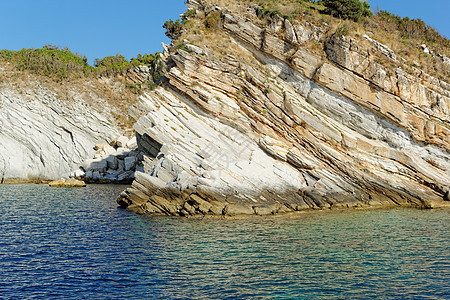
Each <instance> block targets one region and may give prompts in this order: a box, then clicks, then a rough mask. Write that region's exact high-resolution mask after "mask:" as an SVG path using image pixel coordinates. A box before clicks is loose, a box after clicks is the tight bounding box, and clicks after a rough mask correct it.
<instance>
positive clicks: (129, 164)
mask: <svg viewBox="0 0 450 300" xmlns="http://www.w3.org/2000/svg"><path fill="white" fill-rule="evenodd" d="M136 162H137V158H136V157H135V156H130V157H125V159H124V163H125V171H129V170H131V169H134V168H135V167H136Z"/></svg>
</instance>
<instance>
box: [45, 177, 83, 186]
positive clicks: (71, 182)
mask: <svg viewBox="0 0 450 300" xmlns="http://www.w3.org/2000/svg"><path fill="white" fill-rule="evenodd" d="M48 185H49V186H50V187H85V186H86V183H84V181H81V180H77V179H74V178H60V179H58V180H53V181H50V182H49V183H48Z"/></svg>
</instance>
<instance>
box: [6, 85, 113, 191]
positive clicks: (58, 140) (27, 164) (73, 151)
mask: <svg viewBox="0 0 450 300" xmlns="http://www.w3.org/2000/svg"><path fill="white" fill-rule="evenodd" d="M98 100H99V99H95V98H94V97H93V96H92V95H91V96H88V97H87V98H83V97H82V96H81V95H75V96H74V100H73V101H68V100H63V99H61V98H59V97H58V96H57V95H56V94H55V93H54V92H53V91H51V90H50V89H48V88H45V87H43V86H41V85H40V84H39V83H37V82H34V83H33V82H30V83H29V84H28V86H26V87H16V88H14V87H11V86H5V85H2V86H1V87H0V182H1V183H3V182H8V181H12V180H22V181H23V180H25V181H26V180H38V179H56V178H60V177H68V176H69V175H70V172H71V171H72V170H74V169H76V168H78V166H80V164H81V163H82V162H83V160H85V159H86V158H88V157H91V156H92V155H93V154H94V152H95V151H94V149H93V148H92V146H93V145H94V144H96V143H99V142H106V141H109V140H111V139H113V138H114V137H115V136H117V135H118V134H119V133H118V128H117V126H116V125H115V122H114V119H113V118H111V116H110V113H111V111H110V110H108V105H107V104H106V103H103V105H102V109H97V108H95V107H94V106H92V105H89V104H87V103H88V102H89V101H91V102H95V101H98Z"/></svg>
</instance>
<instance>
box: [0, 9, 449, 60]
mask: <svg viewBox="0 0 450 300" xmlns="http://www.w3.org/2000/svg"><path fill="white" fill-rule="evenodd" d="M0 1H1V6H0V49H10V50H20V49H22V48H31V47H34V48H40V47H42V46H43V45H45V44H53V45H57V46H60V47H65V46H67V47H69V48H70V49H71V50H72V51H73V52H79V53H80V54H83V55H86V56H87V57H88V59H89V62H90V63H91V64H92V63H93V61H94V59H95V58H102V57H105V56H108V55H115V54H116V53H121V54H123V55H124V56H125V57H126V58H127V59H130V58H131V57H133V56H136V55H137V54H138V53H154V52H156V51H161V50H162V47H161V42H165V43H169V42H170V41H169V39H167V38H166V37H165V35H164V29H163V28H162V25H163V24H164V22H165V21H166V20H168V19H173V20H175V19H177V18H178V17H179V15H180V14H181V13H183V12H184V11H185V10H186V7H185V5H184V1H183V0H143V1H142V0H141V1H138V0H127V1H123V0H122V1H118V0H109V1H106V0H91V1H87V0H78V1H56V0H0ZM368 2H369V3H370V5H371V8H372V9H373V10H375V9H376V7H377V6H378V7H379V8H380V9H383V10H388V11H390V12H392V13H395V14H398V15H400V16H402V17H404V16H409V17H410V18H421V19H422V20H424V21H425V22H426V23H427V24H429V25H431V26H434V27H435V28H436V29H437V30H438V31H439V32H440V33H441V34H443V35H445V36H447V37H450V22H449V21H448V13H449V12H450V0H434V1H423V0H421V1H416V0H369V1H368Z"/></svg>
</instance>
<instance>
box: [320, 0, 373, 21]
mask: <svg viewBox="0 0 450 300" xmlns="http://www.w3.org/2000/svg"><path fill="white" fill-rule="evenodd" d="M322 3H323V5H324V6H325V11H324V13H327V14H329V15H332V16H334V17H338V18H342V19H350V20H353V21H358V20H360V19H361V18H363V17H369V16H372V11H371V10H370V5H369V3H367V1H364V2H361V1H360V0H323V1H322Z"/></svg>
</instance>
